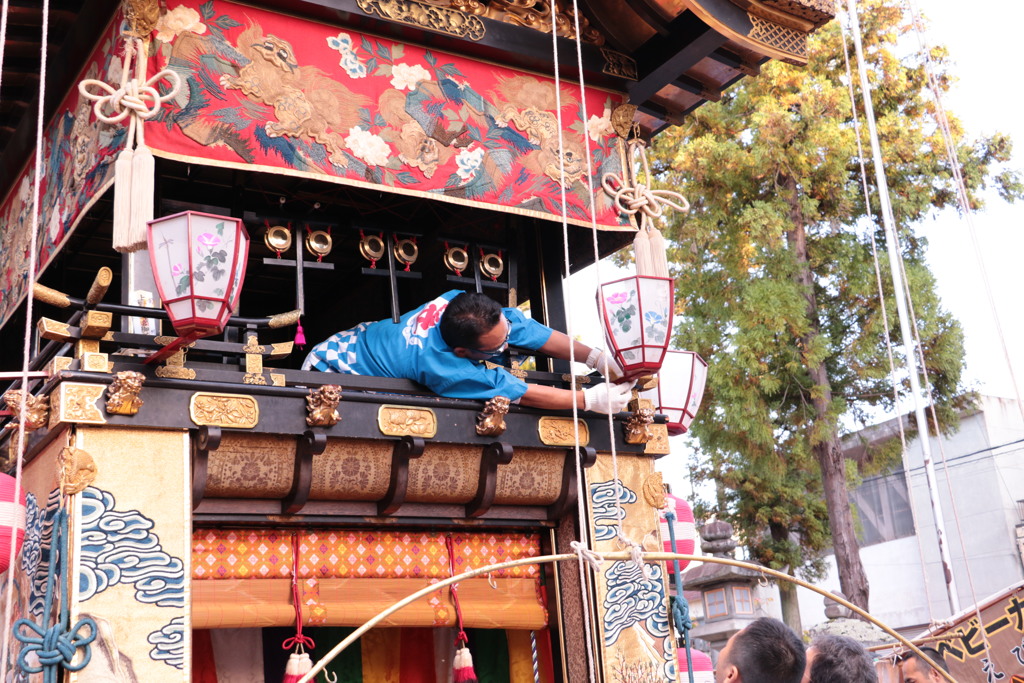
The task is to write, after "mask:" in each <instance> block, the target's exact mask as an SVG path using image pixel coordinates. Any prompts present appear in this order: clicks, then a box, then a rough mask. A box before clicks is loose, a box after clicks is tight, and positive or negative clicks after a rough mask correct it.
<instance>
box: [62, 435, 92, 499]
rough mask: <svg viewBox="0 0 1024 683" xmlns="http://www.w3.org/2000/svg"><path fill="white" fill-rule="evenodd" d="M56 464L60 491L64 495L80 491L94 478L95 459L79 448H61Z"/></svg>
mask: <svg viewBox="0 0 1024 683" xmlns="http://www.w3.org/2000/svg"><path fill="white" fill-rule="evenodd" d="M57 466H58V467H59V468H60V492H61V493H62V494H64V495H65V496H70V495H74V494H76V493H81V492H82V491H84V490H85V488H86V487H87V486H89V485H91V484H92V483H93V481H95V480H96V472H97V470H96V461H95V460H93V457H92V456H91V455H89V454H88V453H87V452H85V451H83V450H81V449H80V448H71V447H67V448H64V449H62V450H61V452H60V456H58V458H57Z"/></svg>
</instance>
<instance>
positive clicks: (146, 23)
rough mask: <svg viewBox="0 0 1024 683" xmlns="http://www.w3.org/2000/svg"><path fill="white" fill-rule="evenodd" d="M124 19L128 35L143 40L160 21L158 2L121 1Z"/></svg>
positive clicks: (142, 0) (149, 0)
mask: <svg viewBox="0 0 1024 683" xmlns="http://www.w3.org/2000/svg"><path fill="white" fill-rule="evenodd" d="M121 6H122V7H123V8H124V18H125V21H127V22H128V26H130V27H131V30H130V31H128V32H127V33H128V35H131V36H135V37H136V38H145V37H146V36H148V35H149V34H150V33H151V32H152V31H153V29H154V28H155V27H156V22H157V21H158V20H159V19H160V2H159V1H158V0H121Z"/></svg>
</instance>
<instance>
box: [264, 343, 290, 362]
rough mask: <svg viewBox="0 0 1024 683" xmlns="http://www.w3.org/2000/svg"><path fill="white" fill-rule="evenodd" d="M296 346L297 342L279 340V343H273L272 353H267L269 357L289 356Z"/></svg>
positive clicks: (271, 346)
mask: <svg viewBox="0 0 1024 683" xmlns="http://www.w3.org/2000/svg"><path fill="white" fill-rule="evenodd" d="M294 347H295V342H278V343H277V344H271V345H270V353H269V354H267V357H268V358H272V359H279V358H287V357H288V355H289V354H291V352H292V349H293V348H294Z"/></svg>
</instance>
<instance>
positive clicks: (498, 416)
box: [476, 396, 512, 436]
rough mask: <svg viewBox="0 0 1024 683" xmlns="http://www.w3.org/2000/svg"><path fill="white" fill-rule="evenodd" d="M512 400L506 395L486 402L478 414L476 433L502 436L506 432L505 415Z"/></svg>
mask: <svg viewBox="0 0 1024 683" xmlns="http://www.w3.org/2000/svg"><path fill="white" fill-rule="evenodd" d="M511 404H512V402H511V401H510V400H509V399H508V398H507V397H505V396H495V397H494V398H492V399H490V400H489V401H487V403H485V404H484V409H483V410H482V411H480V412H479V413H478V414H477V416H476V433H477V434H479V435H480V436H501V435H502V434H504V433H505V416H506V415H508V409H509V406H510V405H511Z"/></svg>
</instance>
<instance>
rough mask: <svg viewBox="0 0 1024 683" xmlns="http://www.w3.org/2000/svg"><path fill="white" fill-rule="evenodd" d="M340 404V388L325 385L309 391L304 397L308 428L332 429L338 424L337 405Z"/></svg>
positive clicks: (339, 417)
mask: <svg viewBox="0 0 1024 683" xmlns="http://www.w3.org/2000/svg"><path fill="white" fill-rule="evenodd" d="M340 402H341V387H339V386H338V385H337V384H325V385H323V386H322V387H320V388H319V389H310V390H309V396H307V397H306V410H307V411H308V412H309V415H308V416H307V417H306V424H308V425H309V426H310V427H333V426H334V425H336V424H338V420H340V419H341V415H339V414H338V403H340Z"/></svg>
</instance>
